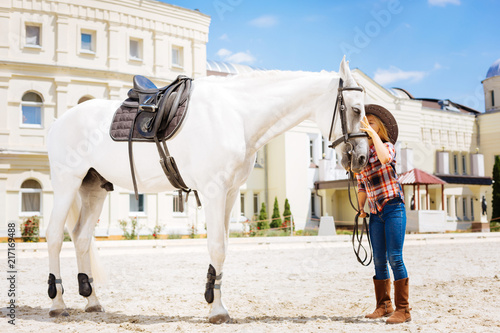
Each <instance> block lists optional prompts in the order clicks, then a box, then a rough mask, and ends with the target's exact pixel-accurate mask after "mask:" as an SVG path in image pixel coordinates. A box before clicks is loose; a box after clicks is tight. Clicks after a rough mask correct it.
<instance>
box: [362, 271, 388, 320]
mask: <svg viewBox="0 0 500 333" xmlns="http://www.w3.org/2000/svg"><path fill="white" fill-rule="evenodd" d="M373 284H374V285H375V298H376V299H377V308H376V309H375V311H373V313H372V314H367V315H366V316H365V318H370V319H377V318H381V317H387V316H390V315H391V313H392V312H393V311H394V308H393V307H392V302H391V279H386V280H375V277H373Z"/></svg>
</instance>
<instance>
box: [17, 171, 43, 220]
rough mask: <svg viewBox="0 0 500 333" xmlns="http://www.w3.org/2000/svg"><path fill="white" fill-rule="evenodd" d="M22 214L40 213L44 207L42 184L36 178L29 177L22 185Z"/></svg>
mask: <svg viewBox="0 0 500 333" xmlns="http://www.w3.org/2000/svg"><path fill="white" fill-rule="evenodd" d="M19 192H20V196H21V212H20V213H21V214H20V215H25V216H26V215H40V214H41V207H42V186H41V185H40V183H39V182H37V181H36V180H34V179H28V180H25V181H24V182H23V184H22V185H21V190H20V191H19Z"/></svg>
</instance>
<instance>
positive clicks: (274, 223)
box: [270, 197, 281, 228]
mask: <svg viewBox="0 0 500 333" xmlns="http://www.w3.org/2000/svg"><path fill="white" fill-rule="evenodd" d="M270 227H271V228H279V227H281V214H280V207H279V205H278V198H277V197H274V209H273V216H272V218H271V224H270Z"/></svg>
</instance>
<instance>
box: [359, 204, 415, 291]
mask: <svg viewBox="0 0 500 333" xmlns="http://www.w3.org/2000/svg"><path fill="white" fill-rule="evenodd" d="M369 231H370V239H371V242H372V248H373V263H374V264H375V279H376V280H385V279H388V278H389V271H388V269H387V261H389V263H390V265H391V268H392V274H393V275H394V280H395V281H396V280H400V279H405V278H407V277H408V273H407V272H406V267H405V264H404V262H403V243H404V240H405V231H406V209H405V204H404V203H403V201H402V200H401V198H394V199H391V200H389V201H388V202H387V203H386V204H385V206H384V208H382V211H381V212H378V214H370V226H369Z"/></svg>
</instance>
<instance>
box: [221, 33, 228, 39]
mask: <svg viewBox="0 0 500 333" xmlns="http://www.w3.org/2000/svg"><path fill="white" fill-rule="evenodd" d="M219 39H220V40H229V36H228V35H227V34H222V35H221V36H220V37H219Z"/></svg>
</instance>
